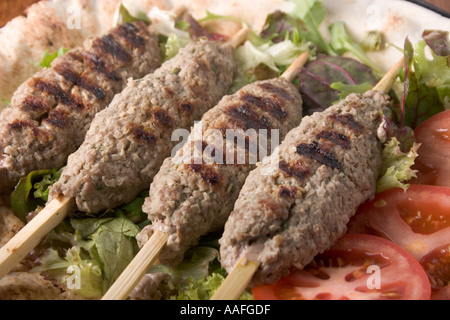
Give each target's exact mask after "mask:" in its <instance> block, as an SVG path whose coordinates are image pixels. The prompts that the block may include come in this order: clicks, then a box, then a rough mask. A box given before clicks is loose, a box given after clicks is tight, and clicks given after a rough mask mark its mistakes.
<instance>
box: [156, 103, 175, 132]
mask: <svg viewBox="0 0 450 320" xmlns="http://www.w3.org/2000/svg"><path fill="white" fill-rule="evenodd" d="M153 117H155V120H156V121H157V122H159V123H160V124H162V125H163V126H165V127H169V128H170V127H172V126H173V119H172V117H171V116H169V113H168V112H167V111H166V110H164V109H161V108H155V110H154V111H153Z"/></svg>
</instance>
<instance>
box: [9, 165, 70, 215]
mask: <svg viewBox="0 0 450 320" xmlns="http://www.w3.org/2000/svg"><path fill="white" fill-rule="evenodd" d="M61 170H62V169H61ZM61 170H57V169H51V170H38V171H32V172H30V173H29V174H28V175H27V176H25V177H23V178H22V179H20V181H19V183H18V184H17V186H16V187H15V189H14V191H13V192H12V194H11V209H12V211H13V212H14V214H15V215H16V216H17V217H18V218H19V219H20V220H22V221H23V222H26V217H27V215H28V213H30V212H32V211H34V210H36V209H37V207H38V206H43V205H45V203H46V202H47V199H48V187H49V186H50V185H52V184H53V183H55V182H56V181H57V180H58V179H59V177H60V175H61Z"/></svg>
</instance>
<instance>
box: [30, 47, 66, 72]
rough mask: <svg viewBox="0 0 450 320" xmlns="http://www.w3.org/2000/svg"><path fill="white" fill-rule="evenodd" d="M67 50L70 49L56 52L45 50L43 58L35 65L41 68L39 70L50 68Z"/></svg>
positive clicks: (61, 49)
mask: <svg viewBox="0 0 450 320" xmlns="http://www.w3.org/2000/svg"><path fill="white" fill-rule="evenodd" d="M69 50H70V49H64V48H59V50H58V51H56V52H50V51H49V50H46V51H45V53H44V56H43V57H42V59H41V61H40V62H38V63H37V65H39V66H41V68H43V69H45V68H50V67H51V64H52V62H53V60H55V59H56V58H58V57H60V56H62V55H63V54H65V53H66V52H67V51H69Z"/></svg>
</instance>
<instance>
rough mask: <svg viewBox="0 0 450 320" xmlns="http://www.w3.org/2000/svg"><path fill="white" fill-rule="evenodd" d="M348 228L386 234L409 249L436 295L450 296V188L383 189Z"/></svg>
mask: <svg viewBox="0 0 450 320" xmlns="http://www.w3.org/2000/svg"><path fill="white" fill-rule="evenodd" d="M348 229H349V231H348V232H349V233H356V234H360V233H366V234H372V235H377V236H381V237H384V238H386V239H389V240H391V241H393V242H395V243H396V244H398V245H399V246H401V247H402V248H404V249H405V250H407V251H408V252H409V253H411V255H412V256H414V257H415V258H416V259H417V260H418V261H419V262H420V264H421V265H422V266H423V268H424V270H425V271H426V273H427V275H428V278H429V280H430V282H431V287H432V290H433V297H432V298H438V297H440V298H445V299H450V286H449V283H450V188H444V187H438V186H424V185H412V186H410V188H409V189H408V190H407V191H406V192H405V191H403V189H392V190H388V191H385V192H383V193H380V194H378V195H377V196H376V197H375V199H373V200H372V201H369V202H367V203H365V204H363V205H362V206H360V207H359V209H358V211H357V213H356V215H355V216H354V217H353V218H352V219H351V220H350V222H349V224H348ZM445 292H447V293H445Z"/></svg>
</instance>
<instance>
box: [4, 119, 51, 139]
mask: <svg viewBox="0 0 450 320" xmlns="http://www.w3.org/2000/svg"><path fill="white" fill-rule="evenodd" d="M9 127H10V128H11V130H18V131H19V130H22V129H26V128H29V129H31V130H32V132H33V135H34V136H35V137H39V139H42V140H44V139H46V138H48V135H47V134H46V132H45V131H43V130H39V128H38V127H37V126H36V124H35V123H34V122H32V121H28V120H17V121H14V122H13V123H10V124H9Z"/></svg>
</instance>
